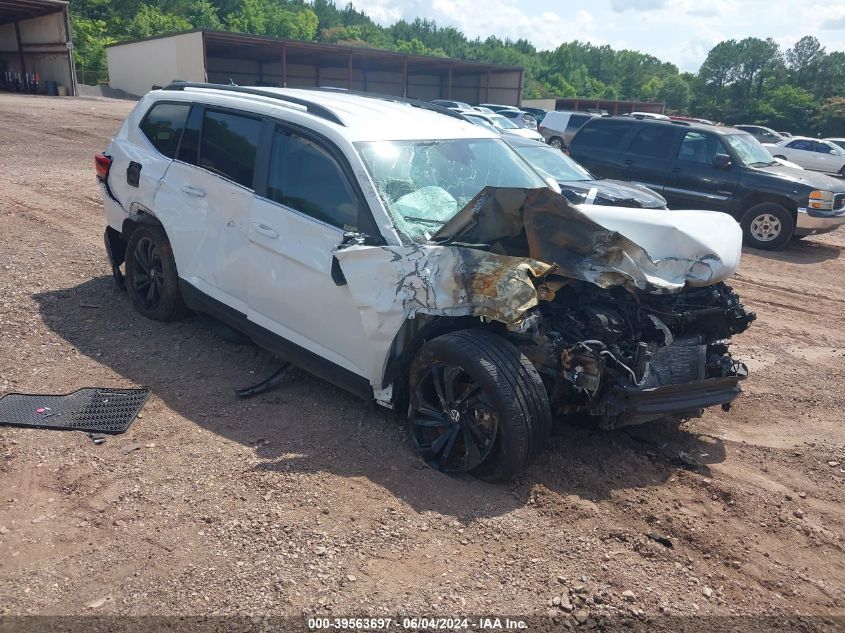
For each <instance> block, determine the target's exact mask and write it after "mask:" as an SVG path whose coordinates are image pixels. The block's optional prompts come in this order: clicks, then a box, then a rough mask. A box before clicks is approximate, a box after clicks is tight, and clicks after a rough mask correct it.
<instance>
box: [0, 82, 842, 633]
mask: <svg viewBox="0 0 845 633" xmlns="http://www.w3.org/2000/svg"><path fill="white" fill-rule="evenodd" d="M132 105H133V104H132V102H128V101H111V100H105V99H57V98H46V97H25V96H18V95H9V94H3V95H0V393H5V392H9V391H23V392H52V393H62V392H67V391H72V390H75V389H77V388H79V387H83V386H120V387H130V386H137V385H145V386H148V387H150V388H151V389H152V394H153V395H152V396H151V398H150V400H149V402H148V403H147V405H146V407H145V409H144V411H143V413H142V416H139V418H140V419H138V420H136V421H135V423H134V424H133V425H132V427H131V428H130V429H129V431H128V432H127V433H126V434H124V435H120V436H115V437H109V438H108V440H107V441H106V442H105V444H103V445H100V446H96V445H94V444H93V442H92V441H91V439H90V438H89V437H88V435H87V434H83V433H74V432H57V431H37V430H31V429H13V428H8V427H7V428H0V614H5V615H7V616H8V615H26V614H46V615H61V614H92V613H96V614H129V615H146V614H156V615H174V614H191V615H207V614H254V615H257V614H274V615H297V616H300V615H303V614H305V615H310V614H327V615H332V616H344V615H351V614H357V615H369V616H377V615H385V616H393V617H396V616H398V615H428V616H432V615H433V616H451V615H460V614H467V615H469V614H501V615H505V614H519V615H530V616H537V617H542V618H551V617H554V618H556V619H557V622H558V623H560V624H561V625H563V626H567V627H568V626H570V625H571V626H573V627H574V626H578V625H581V624H582V625H583V626H581V628H592V627H595V626H598V627H599V628H601V627H602V623H603V622H606V621H609V620H605V618H618V617H624V618H627V619H630V620H631V621H648V620H649V619H654V621H660V620H661V619H665V618H667V614H668V616H671V615H673V614H674V615H705V614H708V615H731V614H745V615H754V616H759V615H777V616H785V615H790V616H794V615H798V614H811V615H817V616H821V617H820V618H818V619H817V620H815V621H814V622H815V624H816V625H818V626H819V627H826V626H830V627H835V626H837V624H839V625H841V624H842V622H843V621H842V620H839V621H838V623H837V621H834V620H833V619H831V618H836V617H842V616H845V551H844V550H843V548H844V547H845V504H843V500H845V488H843V482H845V426H844V425H843V405H845V388H843V387H845V328H843V327H842V318H843V313H845V285H843V279H845V231H840V232H839V233H834V234H832V235H828V236H823V237H817V238H810V239H806V240H802V241H801V242H796V243H794V244H793V245H791V246H789V247H788V248H787V249H786V250H784V251H781V252H777V253H763V252H758V251H753V250H749V251H747V252H746V253H745V255H744V257H743V262H742V266H741V269H740V274H739V275H738V276H737V279H736V282H735V284H734V286H735V287H736V288H737V289H738V290H739V291H740V293H741V294H742V297H743V299H744V301H745V303H746V304H747V305H749V306H750V307H751V308H752V309H754V310H756V311H757V314H758V317H759V318H758V321H757V322H756V323H755V324H753V325H752V327H751V328H750V329H749V331H748V332H746V333H745V334H743V335H741V336H739V337H737V338H736V339H735V340H736V345H735V350H736V355H737V356H739V357H740V358H742V359H744V360H746V361H747V363H748V365H749V368H750V371H751V377H750V379H749V380H748V381H747V383H746V385H745V394H744V395H743V396H742V397H741V398H740V399H739V400H738V401H737V403H736V405H735V406H734V408H733V410H732V411H731V412H730V413H724V412H722V411H710V412H708V413H707V414H706V415H705V416H704V417H703V418H701V419H698V420H693V421H691V422H689V423H687V424H686V425H684V426H683V427H681V429H680V430H677V429H676V430H673V429H671V428H666V427H664V426H661V425H648V426H644V427H638V428H632V429H628V430H622V431H617V432H612V433H606V432H600V431H597V430H592V429H588V428H580V427H562V428H560V429H558V432H557V434H556V435H555V436H554V437H553V438H552V441H551V443H550V446H549V447H548V450H546V451H545V452H544V454H543V455H542V457H541V458H540V460H539V462H538V463H537V465H536V466H535V467H534V468H533V469H532V470H531V471H530V472H529V473H528V474H527V475H526V476H524V477H523V478H522V479H521V480H519V481H518V482H516V483H514V484H512V485H509V486H495V485H490V484H485V483H482V482H479V481H476V480H475V479H473V478H471V477H449V476H445V475H442V474H440V473H437V472H434V471H431V470H429V469H427V468H425V467H424V466H423V465H422V464H421V463H420V462H419V460H417V458H416V457H415V455H414V454H413V452H412V451H411V449H410V447H409V445H408V443H407V442H406V441H405V437H404V432H403V431H402V429H401V428H400V426H398V425H397V423H396V422H395V421H394V420H393V418H392V417H391V416H390V415H389V414H387V412H382V411H380V410H376V409H374V408H373V407H371V406H368V405H367V404H365V403H363V402H362V401H359V400H357V399H355V398H354V397H353V396H350V395H347V394H346V393H344V392H342V391H340V390H338V389H336V388H334V387H332V386H330V385H328V384H326V383H323V382H321V381H319V380H317V379H315V378H312V377H310V376H309V375H307V374H305V373H304V372H300V371H296V370H295V371H294V372H292V373H291V374H290V375H289V378H288V380H287V382H286V384H285V385H283V387H282V388H280V389H278V390H277V391H274V392H271V393H269V394H265V395H263V396H260V397H258V398H255V399H252V400H249V401H238V400H237V399H236V398H235V397H234V395H233V391H232V389H233V387H238V386H244V385H248V384H251V383H253V382H255V381H257V380H258V379H260V378H262V377H264V376H265V375H267V374H268V373H270V372H272V371H273V370H274V369H275V368H276V366H277V361H276V360H274V359H273V358H272V357H270V356H269V355H268V354H266V353H264V352H262V351H260V350H258V349H256V348H254V347H250V346H240V347H239V346H235V345H233V344H230V343H227V342H224V341H223V340H221V339H219V338H217V337H216V336H215V335H214V334H212V333H211V332H210V331H209V330H208V328H207V327H206V325H205V324H204V323H203V321H202V320H200V319H197V318H193V319H189V320H187V321H184V322H180V323H177V324H167V325H162V324H159V323H154V322H152V321H147V320H144V319H143V318H142V317H140V316H139V315H137V314H136V313H134V312H133V311H132V309H131V308H130V306H129V304H128V301H127V299H126V297H125V296H124V295H122V294H121V293H120V292H119V291H118V290H117V289H116V288H115V287H114V284H113V282H112V280H111V277H110V274H109V269H108V266H107V265H106V259H105V253H104V249H103V241H102V232H103V228H104V219H103V217H102V206H101V203H100V195H99V191H98V189H97V186H96V185H95V182H94V170H93V161H92V157H93V155H94V153H95V152H97V151H100V150H102V149H104V148H105V146H106V143H107V142H108V139H109V138H110V135H111V134H113V133H114V132H115V131H116V129H117V127H118V126H119V124H120V122H121V120H122V119H123V117H124V116H125V115H126V113H128V112H129V110H130V109H131V107H132ZM133 447H135V450H130V449H132V448H133ZM648 533H653V534H656V535H660V536H665V537H666V538H668V539H670V540H671V543H672V544H673V546H674V547H672V548H671V549H670V548H668V547H666V546H665V545H662V544H660V543H659V542H657V541H655V540H653V539H651V538H649V537H648V536H647V534H648Z"/></svg>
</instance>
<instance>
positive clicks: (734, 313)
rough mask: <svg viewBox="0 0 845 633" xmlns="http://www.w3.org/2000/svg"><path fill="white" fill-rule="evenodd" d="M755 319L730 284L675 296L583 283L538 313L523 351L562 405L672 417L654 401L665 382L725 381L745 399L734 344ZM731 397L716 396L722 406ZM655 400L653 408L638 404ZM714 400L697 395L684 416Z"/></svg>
mask: <svg viewBox="0 0 845 633" xmlns="http://www.w3.org/2000/svg"><path fill="white" fill-rule="evenodd" d="M755 318H756V316H755V314H754V313H753V312H749V311H747V310H746V309H745V308H744V307H743V305H742V304H741V303H740V300H739V297H738V296H737V295H736V293H734V292H733V291H732V290H731V288H730V287H729V286H727V285H725V284H724V283H721V282H720V283H717V284H714V285H712V286H708V287H705V288H690V289H687V290H684V291H682V292H679V293H676V294H668V295H648V294H644V293H643V294H634V293H631V292H629V291H628V290H626V289H624V288H621V287H614V288H610V289H602V288H599V287H597V286H594V285H592V284H588V283H584V282H575V283H570V284H566V285H564V286H563V287H562V288H561V289H560V290H558V291H557V292H556V293H555V297H554V299H553V300H551V301H542V302H540V303H539V305H538V306H537V307H536V308H535V309H534V312H533V314H532V315H531V316H530V317H529V318H528V319H527V320H526V321H525V322H524V325H525V327H526V328H527V330H528V331H525V332H524V333H523V334H522V336H523V337H524V338H525V344H523V345H522V346H521V347H522V349H523V351H524V352H525V353H526V355H527V356H529V358H530V359H531V360H532V362H533V363H534V365H535V366H536V367H537V369H538V370H539V371H540V373H541V375H543V377H544V381H546V382H547V386H548V391H549V393H550V396H551V398H550V399H551V404H552V408H553V411H555V412H556V413H557V414H560V415H566V414H588V415H593V416H599V417H600V418H601V424H602V426H604V427H607V428H612V427H616V426H623V425H625V424H632V423H633V424H636V423H640V422H645V421H648V419H654V418H659V417H662V416H663V415H666V414H667V413H668V412H669V410H668V409H667V408H665V407H661V406H659V403H656V400H657V399H656V398H655V396H658V395H660V391H661V390H662V389H663V388H671V387H673V386H678V385H685V384H688V383H701V381H707V380H710V379H722V380H719V381H716V382H717V383H718V384H714V385H713V386H714V387H718V389H717V391H720V392H722V391H723V390H728V391H732V390H734V391H735V393H736V394H737V395H738V394H739V387H738V382H739V381H740V380H742V379H744V378H745V377H746V376H747V369H746V367H745V365H744V364H743V363H741V362H738V361H736V360H734V359H733V358H732V357H731V355H730V353H729V352H728V346H729V344H730V337H731V336H732V335H734V334H739V333H740V332H743V331H744V330H745V329H746V328H747V327H748V326H749V324H750V323H751V322H752V321H754V319H755ZM529 340H530V342H529ZM671 393H672V390H671V389H669V390H668V395H671ZM729 395H730V394H725V393H720V395H716V394H713V396H714V397H715V398H716V399H718V398H719V397H721V402H720V403H721V404H725V399H726V398H727V396H729ZM638 396H645V398H638ZM648 398H650V399H651V400H652V402H651V406H650V407H640V408H639V409H638V408H637V407H633V408H632V401H636V400H638V399H639V400H643V399H648ZM727 399H728V401H729V400H730V399H732V398H727ZM669 400H672V398H671V397H670V398H669ZM708 401H709V398H707V397H705V398H704V399H703V400H701V401H699V400H697V399H696V398H694V397H693V398H692V399H690V402H689V406H690V408H689V410H688V411H684V412H683V413H684V414H685V416H686V417H691V416H694V415H698V414H699V412H700V410H701V409H702V408H703V407H704V406H708V405H707V402H708ZM666 404H667V406H676V404H677V403H676V402H674V401H673V402H671V403H669V402H667V403H666ZM656 405H657V406H656ZM676 413H677V412H676Z"/></svg>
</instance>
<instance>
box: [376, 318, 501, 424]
mask: <svg viewBox="0 0 845 633" xmlns="http://www.w3.org/2000/svg"><path fill="white" fill-rule="evenodd" d="M471 328H476V329H478V328H482V329H487V330H490V331H492V332H494V333H496V334H499V335H503V334H504V333H505V329H504V327H503V326H502V325H501V324H499V323H497V322H495V321H483V320H482V319H480V318H479V317H474V316H461V317H446V316H434V315H427V314H417V316H416V317H415V318H413V319H405V322H404V323H403V324H402V326H401V327H400V328H399V330H398V331H397V333H396V336H395V337H394V339H393V343H392V344H391V345H390V350H389V352H388V355H387V360H386V362H385V368H384V373H383V378H382V388H387V387H389V386H391V385H392V386H393V393H392V402H393V411H394V412H395V413H396V414H397V415H399V416H404V415H405V412H406V411H407V409H408V398H409V394H408V375H409V372H410V369H411V363H412V362H413V360H414V357H415V356H416V354H417V352H418V351H419V350H420V348H421V347H422V346H423V345H424V344H425V343H426V342H428V341H430V340H432V339H434V338H437V337H438V336H442V335H444V334H448V333H449V332H457V331H459V330H467V329H471Z"/></svg>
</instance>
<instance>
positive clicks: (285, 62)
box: [282, 44, 288, 88]
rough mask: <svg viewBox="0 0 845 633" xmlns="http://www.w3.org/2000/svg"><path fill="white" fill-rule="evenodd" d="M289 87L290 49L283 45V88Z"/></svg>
mask: <svg viewBox="0 0 845 633" xmlns="http://www.w3.org/2000/svg"><path fill="white" fill-rule="evenodd" d="M287 87H288V47H287V44H282V88H287Z"/></svg>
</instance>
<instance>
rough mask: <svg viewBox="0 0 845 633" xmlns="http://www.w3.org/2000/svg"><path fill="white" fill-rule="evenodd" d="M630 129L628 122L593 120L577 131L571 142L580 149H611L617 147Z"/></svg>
mask: <svg viewBox="0 0 845 633" xmlns="http://www.w3.org/2000/svg"><path fill="white" fill-rule="evenodd" d="M630 127H631V123H630V121H613V120H611V119H595V120H594V121H590V122H588V123H587V124H585V125H584V127H582V128H581V129H580V130H578V133H577V134H576V135H575V138H574V139H573V141H572V142H573V144H577V145H579V146H582V147H595V148H597V149H613V148H615V147H618V146H619V143H620V142H621V141H622V138H623V137H624V136H625V134H626V133H627V132H628V130H629V129H630Z"/></svg>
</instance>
